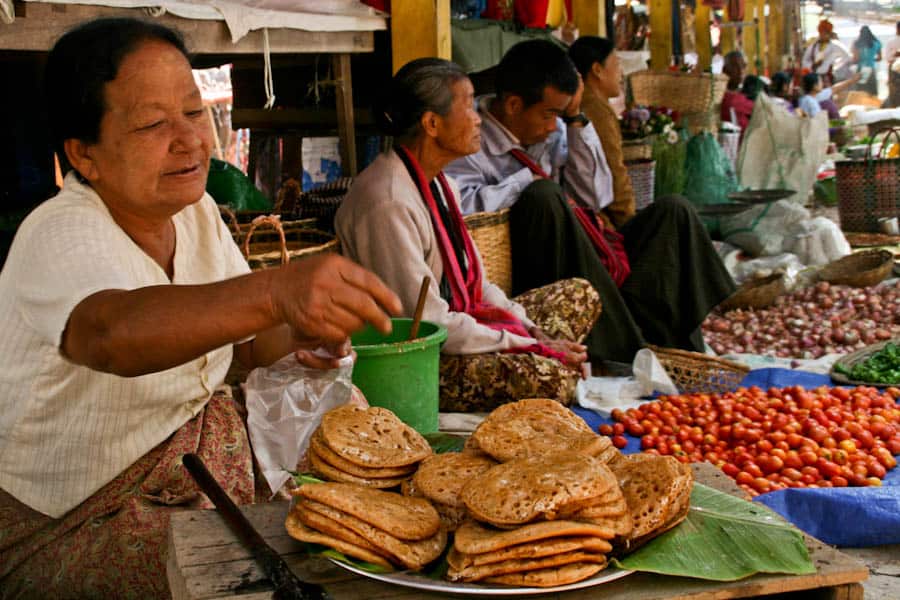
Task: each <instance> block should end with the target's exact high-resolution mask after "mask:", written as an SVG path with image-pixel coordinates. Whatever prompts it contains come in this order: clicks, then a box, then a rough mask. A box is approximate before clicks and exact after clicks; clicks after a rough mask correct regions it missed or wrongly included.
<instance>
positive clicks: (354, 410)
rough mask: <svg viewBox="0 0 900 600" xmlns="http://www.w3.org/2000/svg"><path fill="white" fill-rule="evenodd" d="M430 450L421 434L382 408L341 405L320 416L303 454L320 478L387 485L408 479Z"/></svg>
mask: <svg viewBox="0 0 900 600" xmlns="http://www.w3.org/2000/svg"><path fill="white" fill-rule="evenodd" d="M431 453H432V452H431V446H429V445H428V442H427V441H426V440H425V438H423V437H422V436H421V435H420V434H419V433H418V432H417V431H416V430H415V429H413V428H412V427H410V426H409V425H407V424H406V423H404V422H403V421H401V420H400V419H398V418H397V416H396V415H395V414H394V413H392V412H391V411H389V410H387V409H386V408H379V407H374V406H373V407H369V408H359V407H357V406H350V405H344V406H340V407H338V408H335V409H334V410H331V411H329V412H327V413H325V415H324V416H323V417H322V424H321V425H320V426H319V427H318V428H317V429H316V431H315V432H314V433H313V435H312V438H311V440H310V444H309V452H308V457H309V464H310V469H311V470H312V472H313V473H315V474H316V475H318V476H319V477H321V478H322V479H325V480H327V481H338V482H343V483H357V484H359V485H364V486H368V487H373V488H380V489H387V488H393V487H397V486H399V485H400V484H401V483H402V482H403V481H405V480H406V479H409V477H410V476H412V474H413V473H414V472H415V470H416V467H417V466H418V464H419V462H420V461H422V460H423V459H425V458H427V457H429V456H431Z"/></svg>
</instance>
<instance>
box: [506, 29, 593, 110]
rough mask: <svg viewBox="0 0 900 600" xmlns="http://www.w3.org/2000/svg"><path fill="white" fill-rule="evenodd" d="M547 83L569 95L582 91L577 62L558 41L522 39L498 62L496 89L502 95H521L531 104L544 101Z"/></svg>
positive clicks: (528, 104) (527, 103)
mask: <svg viewBox="0 0 900 600" xmlns="http://www.w3.org/2000/svg"><path fill="white" fill-rule="evenodd" d="M547 86H552V87H554V88H556V89H557V90H559V91H560V92H562V93H564V94H569V95H572V94H574V93H575V92H576V91H578V71H577V70H576V69H575V64H574V63H573V62H572V59H570V58H569V55H568V54H567V53H566V51H565V50H563V49H562V48H561V47H559V46H558V45H556V44H555V43H554V42H551V41H548V40H528V41H525V42H519V43H518V44H516V45H515V46H513V47H512V48H510V49H509V51H508V52H507V53H506V54H505V55H504V56H503V59H502V60H501V61H500V64H499V65H497V79H496V91H497V96H498V97H499V98H504V97H506V96H509V95H515V96H519V97H520V98H522V100H523V102H524V103H525V106H526V107H528V106H531V105H533V104H537V103H538V102H540V101H541V99H542V98H543V97H544V88H546V87H547Z"/></svg>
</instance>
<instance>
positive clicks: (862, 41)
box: [853, 25, 875, 48]
mask: <svg viewBox="0 0 900 600" xmlns="http://www.w3.org/2000/svg"><path fill="white" fill-rule="evenodd" d="M853 45H854V46H855V47H857V48H871V47H872V46H874V45H875V34H874V33H872V30H871V29H869V26H868V25H863V26H862V27H860V28H859V37H858V38H856V41H855V42H853Z"/></svg>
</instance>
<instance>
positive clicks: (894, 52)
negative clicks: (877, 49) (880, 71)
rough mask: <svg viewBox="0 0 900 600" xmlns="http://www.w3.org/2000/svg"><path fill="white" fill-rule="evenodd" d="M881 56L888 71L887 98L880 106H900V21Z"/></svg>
mask: <svg viewBox="0 0 900 600" xmlns="http://www.w3.org/2000/svg"><path fill="white" fill-rule="evenodd" d="M883 56H884V62H885V64H886V65H887V71H888V97H887V99H886V100H885V101H884V104H883V105H882V106H883V107H884V108H892V107H894V106H900V21H897V31H896V32H895V35H894V37H892V38H891V39H889V40H888V41H887V43H886V44H885V45H884V53H883Z"/></svg>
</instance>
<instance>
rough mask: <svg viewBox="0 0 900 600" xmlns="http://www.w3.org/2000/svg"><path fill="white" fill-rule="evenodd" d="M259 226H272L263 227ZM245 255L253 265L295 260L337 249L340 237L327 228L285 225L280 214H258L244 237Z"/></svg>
mask: <svg viewBox="0 0 900 600" xmlns="http://www.w3.org/2000/svg"><path fill="white" fill-rule="evenodd" d="M260 227H270V228H271V229H263V230H260ZM243 250H244V256H245V257H246V258H247V262H248V263H249V264H250V268H251V269H254V270H256V269H268V268H271V267H279V266H281V265H284V264H287V263H288V262H290V261H292V260H299V259H301V258H309V257H311V256H316V255H317V254H323V253H325V252H338V251H339V244H338V240H337V238H336V237H335V236H334V235H332V234H330V233H327V232H324V231H319V230H317V229H306V228H302V227H284V226H283V225H282V223H281V220H280V219H279V218H278V217H277V216H274V217H273V216H271V215H269V216H263V217H257V218H256V219H254V220H253V223H251V224H250V229H249V230H248V231H247V235H246V236H245V237H244V244H243Z"/></svg>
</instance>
